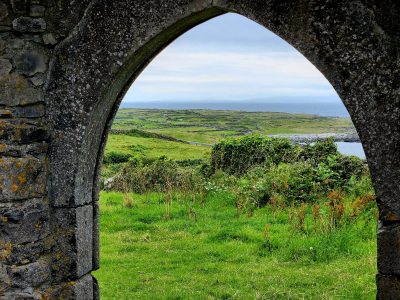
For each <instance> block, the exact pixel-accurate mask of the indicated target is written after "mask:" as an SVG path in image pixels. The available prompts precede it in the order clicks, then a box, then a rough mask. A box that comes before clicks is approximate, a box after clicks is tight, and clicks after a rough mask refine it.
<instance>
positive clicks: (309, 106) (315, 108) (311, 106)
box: [120, 101, 350, 118]
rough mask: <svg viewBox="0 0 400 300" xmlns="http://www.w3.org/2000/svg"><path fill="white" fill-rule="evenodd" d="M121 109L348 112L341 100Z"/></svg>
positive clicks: (131, 104) (149, 105) (156, 103)
mask: <svg viewBox="0 0 400 300" xmlns="http://www.w3.org/2000/svg"><path fill="white" fill-rule="evenodd" d="M120 108H121V109H127V108H135V109H167V110H197V109H204V110H224V111H245V112H272V113H290V114H307V115H317V116H322V117H333V118H335V117H336V118H349V117H350V116H349V113H348V112H347V110H346V108H345V107H344V105H343V104H342V103H341V102H326V103H314V102H291V103H285V102H252V101H225V102H222V101H220V102H196V101H194V102H191V101H188V102H168V101H150V102H123V103H121V107H120Z"/></svg>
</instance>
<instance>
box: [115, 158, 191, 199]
mask: <svg viewBox="0 0 400 300" xmlns="http://www.w3.org/2000/svg"><path fill="white" fill-rule="evenodd" d="M191 174H192V170H190V169H188V168H182V167H180V166H179V165H178V164H177V162H176V161H174V160H171V159H167V158H166V157H164V156H163V157H160V158H156V159H154V158H143V157H132V158H131V159H130V160H129V162H128V163H127V164H126V165H125V166H124V167H123V168H122V170H121V171H120V173H118V175H117V176H116V177H115V178H114V180H113V183H112V189H114V190H117V191H132V192H136V193H145V192H149V191H162V192H166V191H170V190H174V189H177V188H178V187H180V188H182V187H183V186H185V185H188V184H189V181H188V180H189V178H190V177H191Z"/></svg>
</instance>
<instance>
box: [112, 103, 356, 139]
mask: <svg viewBox="0 0 400 300" xmlns="http://www.w3.org/2000/svg"><path fill="white" fill-rule="evenodd" d="M113 128H120V129H130V128H139V129H143V130H146V131H154V132H158V133H163V134H166V135H170V136H173V137H176V138H179V139H183V140H187V141H196V142H205V143H215V142H217V141H218V140H220V139H221V138H224V137H226V136H232V135H243V134H248V133H259V134H265V135H267V134H283V133H293V134H294V133H331V132H332V133H341V132H348V131H352V130H354V128H353V125H352V123H351V120H350V119H349V118H333V117H321V116H316V115H306V114H288V113H275V112H243V111H228V110H226V111H223V110H164V109H120V110H119V111H118V114H117V116H116V118H115V120H114V123H113Z"/></svg>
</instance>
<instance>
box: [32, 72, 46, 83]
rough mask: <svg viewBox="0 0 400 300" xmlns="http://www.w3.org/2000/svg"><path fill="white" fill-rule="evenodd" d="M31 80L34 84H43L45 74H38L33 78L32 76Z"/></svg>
mask: <svg viewBox="0 0 400 300" xmlns="http://www.w3.org/2000/svg"><path fill="white" fill-rule="evenodd" d="M30 81H31V82H32V84H33V85H34V86H41V85H43V84H44V81H45V77H44V74H36V75H35V76H33V77H32V78H30Z"/></svg>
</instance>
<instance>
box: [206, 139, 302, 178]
mask: <svg viewBox="0 0 400 300" xmlns="http://www.w3.org/2000/svg"><path fill="white" fill-rule="evenodd" d="M300 151H301V148H300V147H299V146H297V145H295V144H294V143H292V142H290V141H289V140H288V139H283V138H268V137H262V136H259V135H248V136H244V137H241V138H235V139H226V140H224V141H221V142H219V143H217V144H215V145H214V146H213V148H212V152H211V169H212V170H214V171H216V170H222V171H224V172H226V173H229V174H235V175H243V174H245V173H246V172H247V171H248V170H249V169H250V168H252V167H254V166H257V165H266V164H271V163H272V164H279V163H281V162H291V161H294V160H296V159H297V157H298V155H299V153H300Z"/></svg>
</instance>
